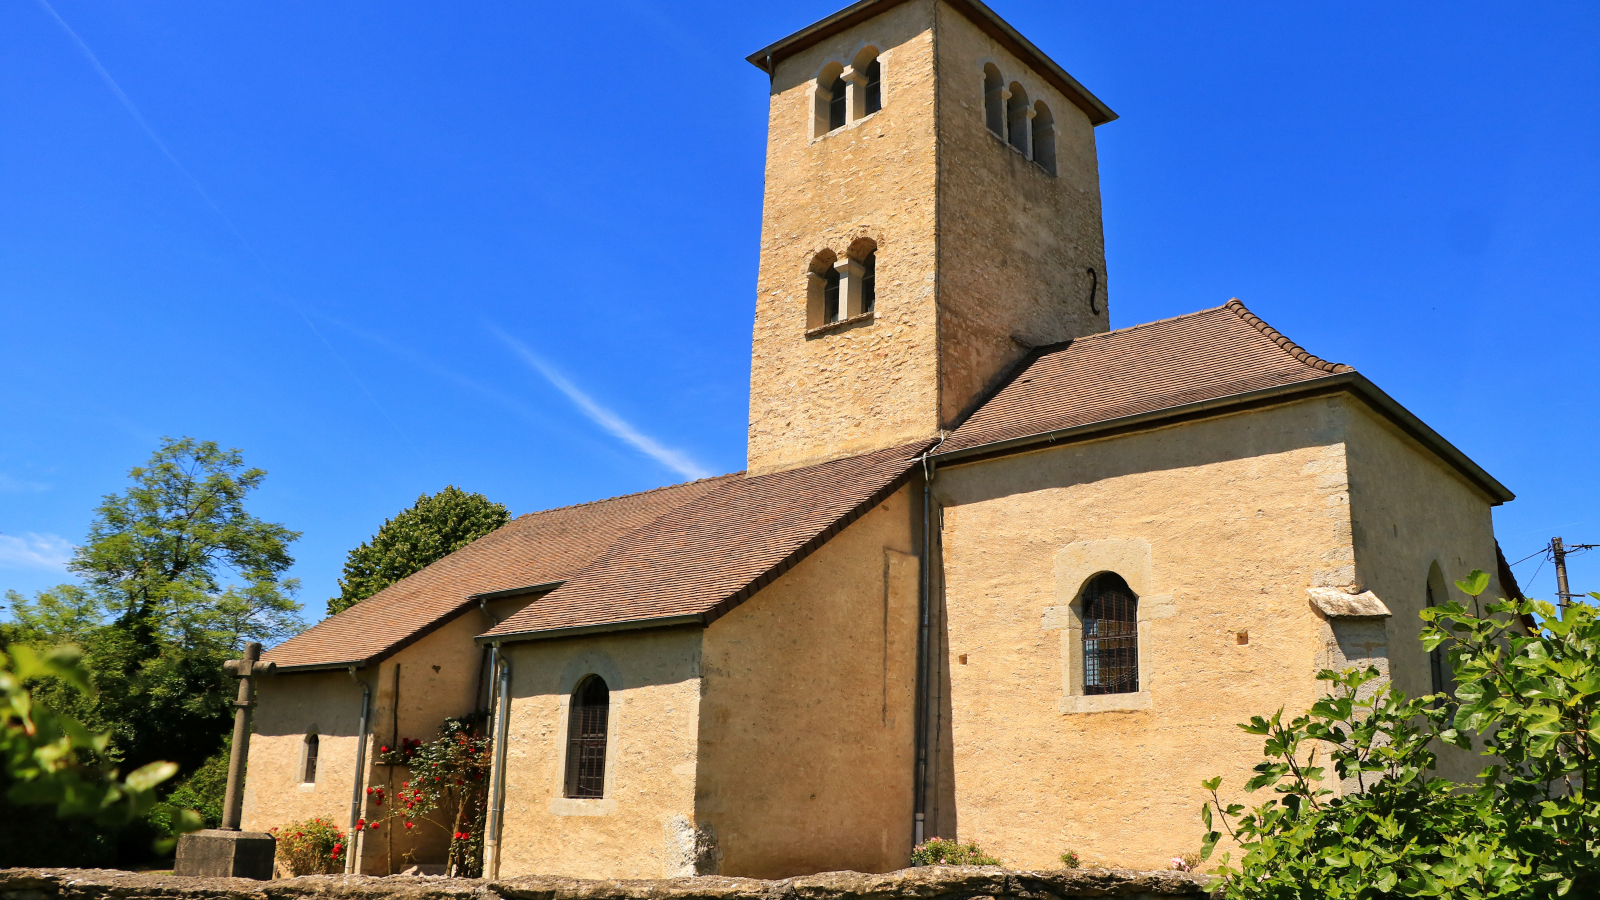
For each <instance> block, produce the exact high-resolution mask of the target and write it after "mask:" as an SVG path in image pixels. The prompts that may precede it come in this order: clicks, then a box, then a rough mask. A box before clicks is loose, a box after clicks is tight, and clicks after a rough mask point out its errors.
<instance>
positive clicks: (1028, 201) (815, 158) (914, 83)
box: [748, 0, 1116, 474]
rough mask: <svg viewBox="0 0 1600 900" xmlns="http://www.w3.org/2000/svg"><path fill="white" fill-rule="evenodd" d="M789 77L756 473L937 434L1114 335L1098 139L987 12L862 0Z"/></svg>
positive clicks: (776, 137)
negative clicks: (1059, 360)
mask: <svg viewBox="0 0 1600 900" xmlns="http://www.w3.org/2000/svg"><path fill="white" fill-rule="evenodd" d="M749 61H750V62H751V63H753V64H755V65H756V66H757V67H759V68H761V69H762V70H764V71H766V72H767V73H768V74H769V75H770V76H771V81H772V92H771V102H770V106H769V113H768V128H767V166H766V192H765V196H764V200H763V213H762V225H761V266H760V273H759V276H758V281H757V297H756V315H755V330H754V341H753V345H752V357H751V374H750V437H749V463H748V468H749V471H750V472H751V473H752V474H759V473H763V472H771V471H777V470H781V469H787V468H792V467H795V466H800V465H807V464H810V463H815V462H821V461H823V460H827V459H834V458H838V457H842V456H850V455H854V454H858V453H865V452H868V451H871V450H875V449H880V448H884V447H891V446H896V445H899V444H906V443H911V442H913V441H917V440H920V439H930V438H933V437H935V436H937V434H938V432H939V431H940V430H941V429H947V428H950V427H953V426H954V424H955V423H956V422H957V421H958V420H959V419H960V418H961V417H962V416H963V415H964V414H965V413H966V412H967V411H968V410H969V409H970V408H971V407H972V406H973V405H974V404H975V403H976V402H978V401H979V400H980V399H981V398H982V397H983V396H985V394H986V393H987V391H988V390H989V389H990V388H991V387H992V386H993V385H994V383H995V382H996V381H997V380H998V379H1000V378H1001V377H1003V376H1004V374H1005V373H1006V372H1007V371H1008V370H1009V369H1010V367H1011V366H1012V365H1013V364H1014V363H1015V362H1016V361H1017V360H1018V359H1020V358H1021V357H1022V356H1023V354H1025V353H1026V352H1027V351H1028V350H1029V349H1030V348H1031V347H1034V346H1038V345H1041V344H1048V343H1056V342H1060V341H1065V340H1069V339H1072V338H1075V337H1078V336H1080V335H1084V334H1089V333H1093V332H1098V331H1104V330H1106V329H1107V327H1108V322H1109V317H1108V313H1107V305H1106V272H1105V241H1104V234H1103V231H1102V228H1101V221H1100V176H1099V166H1098V163H1097V161H1096V158H1095V143H1094V128H1095V126H1097V125H1101V124H1104V123H1105V122H1109V121H1111V120H1112V119H1114V118H1116V115H1115V114H1114V113H1113V112H1111V110H1110V109H1109V108H1107V107H1106V105H1105V104H1103V103H1101V102H1100V100H1099V99H1097V98H1096V97H1095V96H1094V95H1092V94H1090V93H1089V92H1088V91H1087V90H1086V89H1085V88H1084V87H1083V86H1082V85H1080V84H1078V82H1077V81H1076V80H1074V79H1073V78H1072V76H1070V75H1068V74H1067V73H1066V71H1065V70H1063V69H1062V68H1061V67H1060V66H1058V65H1057V64H1056V63H1055V62H1053V61H1051V60H1050V58H1049V57H1047V56H1045V55H1044V54H1043V53H1042V52H1041V51H1040V50H1039V49H1038V48H1036V47H1034V46H1033V44H1032V43H1030V42H1029V41H1028V40H1027V39H1026V38H1024V37H1023V36H1022V35H1020V34H1018V33H1017V31H1016V30H1015V29H1013V28H1012V27H1011V26H1010V25H1008V24H1007V23H1006V22H1005V21H1004V20H1003V19H1001V18H1000V17H999V16H998V15H996V14H995V13H994V12H993V11H992V10H990V9H989V8H988V7H986V6H984V5H983V4H982V3H979V2H977V0H863V2H860V3H856V4H855V5H853V6H850V7H848V8H847V9H844V10H843V11H841V12H839V13H836V14H834V15H832V16H829V17H828V18H826V19H823V20H822V21H820V22H817V23H816V24H814V25H812V26H810V27H808V28H805V29H803V30H801V31H798V32H796V33H795V34H792V35H790V36H789V37H787V38H784V39H783V40H781V41H779V42H777V43H775V44H773V45H771V46H770V47H767V48H765V49H762V50H760V51H758V52H756V53H754V54H752V55H751V56H750V57H749Z"/></svg>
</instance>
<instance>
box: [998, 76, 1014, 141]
mask: <svg viewBox="0 0 1600 900" xmlns="http://www.w3.org/2000/svg"><path fill="white" fill-rule="evenodd" d="M1000 139H1001V140H1003V141H1005V142H1006V143H1008V144H1009V143H1010V142H1011V89H1010V88H1005V87H1003V88H1001V89H1000Z"/></svg>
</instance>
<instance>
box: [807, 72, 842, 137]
mask: <svg viewBox="0 0 1600 900" xmlns="http://www.w3.org/2000/svg"><path fill="white" fill-rule="evenodd" d="M843 73H844V66H843V65H840V64H839V63H836V62H832V63H828V64H827V65H825V66H823V67H822V71H820V72H818V73H817V88H816V105H815V108H814V109H813V110H812V119H813V125H812V128H811V131H812V134H811V136H812V137H822V136H823V135H825V134H827V133H828V132H830V131H832V130H833V129H835V128H838V127H839V126H841V125H843V124H844V108H845V107H844V104H845V89H844V79H843V78H841V77H840V76H841V75H842V74H843Z"/></svg>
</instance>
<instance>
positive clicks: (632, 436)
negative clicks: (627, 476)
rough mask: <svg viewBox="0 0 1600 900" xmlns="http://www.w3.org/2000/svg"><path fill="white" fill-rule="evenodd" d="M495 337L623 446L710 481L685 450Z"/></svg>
mask: <svg viewBox="0 0 1600 900" xmlns="http://www.w3.org/2000/svg"><path fill="white" fill-rule="evenodd" d="M494 333H495V336H496V337H498V338H500V340H501V341H502V342H503V343H504V344H505V345H506V346H507V347H509V348H510V349H511V352H513V353H515V354H516V355H517V356H518V357H519V358H521V360H522V361H523V362H525V363H527V364H528V367H529V368H531V369H533V370H534V371H535V372H538V373H539V374H540V375H543V376H544V377H545V380H546V381H548V382H550V383H551V384H552V385H554V386H555V388H556V390H558V391H560V392H561V393H563V394H566V395H567V399H568V400H571V401H572V405H574V406H576V407H578V409H579V411H581V412H582V413H583V414H584V415H585V416H588V417H589V420H590V421H592V422H594V423H595V424H596V425H599V426H600V427H601V428H604V429H605V430H606V431H608V432H610V433H611V434H612V436H614V437H616V438H618V439H620V440H621V441H622V442H623V443H626V444H628V445H630V446H632V447H633V448H634V449H635V450H638V451H639V452H640V453H643V454H644V455H645V456H648V457H650V458H651V459H653V460H655V461H656V462H658V463H660V464H661V465H663V466H666V467H667V468H669V469H671V470H672V471H674V472H677V473H678V474H679V475H682V476H683V477H685V478H708V477H710V476H711V472H709V471H707V470H706V468H705V467H704V466H702V465H700V464H699V463H697V462H695V461H694V460H693V459H690V458H689V455H688V454H686V453H684V452H683V451H681V450H674V449H672V448H671V447H667V446H665V445H663V444H662V443H661V442H660V441H657V440H656V439H655V438H652V437H650V436H649V435H646V434H643V433H642V432H640V431H639V429H637V428H635V427H633V426H632V425H630V424H628V423H627V422H625V421H623V419H622V417H621V416H618V415H617V414H616V413H614V412H612V411H611V410H609V409H606V408H605V407H604V406H601V405H600V404H599V403H596V402H595V400H594V398H593V397H590V396H589V395H588V394H586V393H584V392H583V390H582V389H581V388H579V387H578V386H577V385H575V384H573V383H572V382H571V381H568V380H567V378H566V376H565V375H562V374H561V373H560V372H558V371H556V370H555V368H554V367H553V366H551V365H550V364H549V363H547V362H545V361H544V360H542V359H540V358H539V356H538V355H537V354H535V353H534V352H533V351H532V350H529V349H528V347H527V346H526V345H525V344H523V343H522V342H521V341H519V340H517V339H516V338H513V337H511V336H510V335H508V334H506V333H505V332H503V331H501V330H500V329H498V328H496V329H494Z"/></svg>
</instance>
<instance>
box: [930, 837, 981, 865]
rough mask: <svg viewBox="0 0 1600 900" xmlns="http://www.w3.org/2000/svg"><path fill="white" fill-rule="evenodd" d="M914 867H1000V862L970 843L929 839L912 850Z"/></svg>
mask: <svg viewBox="0 0 1600 900" xmlns="http://www.w3.org/2000/svg"><path fill="white" fill-rule="evenodd" d="M911 864H912V865H913V866H998V865H1000V864H1001V863H1000V860H998V859H996V858H994V857H993V856H990V855H989V854H987V853H985V852H983V848H982V847H979V846H978V845H977V844H975V843H973V842H971V841H968V842H967V843H965V844H963V843H961V842H960V841H952V840H946V839H945V838H929V839H927V840H926V841H923V842H922V843H920V844H918V845H917V846H915V847H912V848H911Z"/></svg>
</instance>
